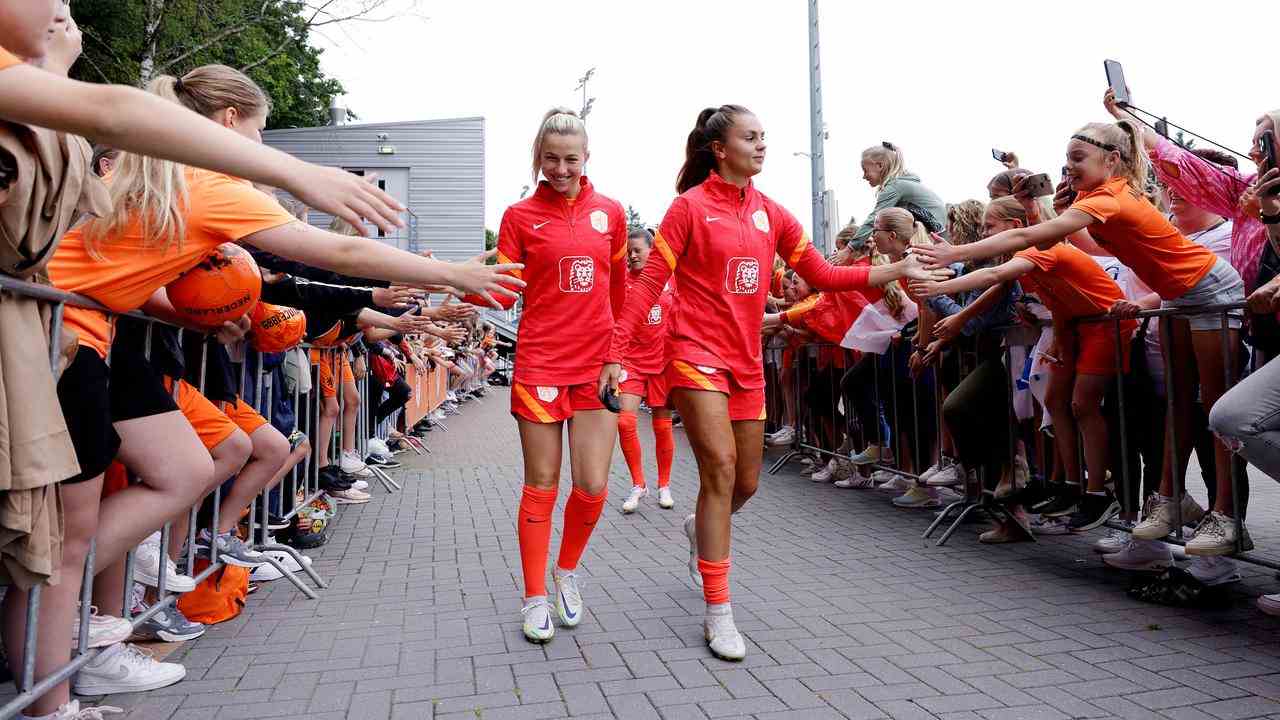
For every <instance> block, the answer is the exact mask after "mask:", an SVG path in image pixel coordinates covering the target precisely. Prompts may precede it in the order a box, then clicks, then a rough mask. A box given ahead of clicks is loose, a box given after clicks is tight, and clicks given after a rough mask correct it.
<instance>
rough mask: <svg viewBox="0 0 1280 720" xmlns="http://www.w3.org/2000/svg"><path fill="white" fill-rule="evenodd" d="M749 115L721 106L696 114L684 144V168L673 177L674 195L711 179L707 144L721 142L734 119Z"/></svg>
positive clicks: (742, 109) (712, 159)
mask: <svg viewBox="0 0 1280 720" xmlns="http://www.w3.org/2000/svg"><path fill="white" fill-rule="evenodd" d="M750 114H751V111H750V110H748V109H746V108H745V107H742V106H741V105H721V106H720V107H718V108H707V109H705V110H703V111H702V112H700V113H698V122H697V123H695V124H694V126H693V130H691V131H690V132H689V139H688V140H687V141H685V144H684V165H683V166H682V167H681V168H680V174H679V175H677V176H676V192H677V193H680V194H684V193H685V192H686V191H688V190H689V189H690V188H694V187H697V186H698V185H701V184H702V182H703V181H704V180H706V179H707V178H708V177H710V176H711V171H712V170H715V169H716V156H715V153H714V152H712V151H711V143H713V142H724V141H725V138H726V137H727V135H728V133H729V128H731V127H733V123H734V120H735V119H736V118H737V117H738V116H739V115H750Z"/></svg>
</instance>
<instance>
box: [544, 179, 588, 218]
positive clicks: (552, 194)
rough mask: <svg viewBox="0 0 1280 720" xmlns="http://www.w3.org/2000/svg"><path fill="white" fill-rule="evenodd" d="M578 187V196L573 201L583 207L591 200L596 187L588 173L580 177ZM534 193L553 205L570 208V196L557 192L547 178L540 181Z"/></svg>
mask: <svg viewBox="0 0 1280 720" xmlns="http://www.w3.org/2000/svg"><path fill="white" fill-rule="evenodd" d="M578 187H579V190H578V197H577V198H575V199H574V201H573V203H572V205H573V207H575V208H577V207H583V206H584V205H585V204H586V203H588V202H590V201H591V196H592V195H594V194H595V187H594V186H592V185H591V181H590V180H588V179H587V176H586V175H581V176H579V177H578ZM533 195H534V197H536V198H538V199H539V200H540V201H542V202H544V203H547V204H548V205H551V206H552V207H557V208H561V209H564V210H566V211H567V210H568V209H569V205H570V203H569V198H567V197H565V196H564V195H562V194H561V193H559V192H557V191H556V189H555V188H553V187H551V183H549V182H547V181H546V180H541V181H539V182H538V189H537V190H535V191H534V193H533Z"/></svg>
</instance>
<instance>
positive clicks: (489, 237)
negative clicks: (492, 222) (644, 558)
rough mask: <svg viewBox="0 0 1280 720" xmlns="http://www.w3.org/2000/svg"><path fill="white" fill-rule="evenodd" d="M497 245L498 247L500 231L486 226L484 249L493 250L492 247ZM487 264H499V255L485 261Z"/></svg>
mask: <svg viewBox="0 0 1280 720" xmlns="http://www.w3.org/2000/svg"><path fill="white" fill-rule="evenodd" d="M496 247H498V233H496V232H494V231H492V230H490V229H489V228H485V229H484V250H485V252H489V251H490V250H492V249H494V248H496ZM485 264H486V265H497V264H498V258H497V257H491V258H489V259H488V260H486V261H485Z"/></svg>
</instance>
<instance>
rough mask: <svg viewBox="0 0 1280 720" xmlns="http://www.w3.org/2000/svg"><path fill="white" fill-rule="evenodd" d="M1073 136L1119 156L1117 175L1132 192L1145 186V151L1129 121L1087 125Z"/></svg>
mask: <svg viewBox="0 0 1280 720" xmlns="http://www.w3.org/2000/svg"><path fill="white" fill-rule="evenodd" d="M1073 135H1079V136H1082V137H1086V138H1088V139H1089V140H1091V141H1093V142H1091V143H1089V144H1091V145H1095V146H1097V147H1099V149H1101V150H1102V151H1103V152H1114V153H1116V154H1118V155H1119V156H1120V170H1121V171H1122V172H1121V174H1119V175H1113V176H1112V177H1124V178H1125V179H1127V180H1128V181H1129V186H1130V187H1131V188H1132V189H1133V191H1134V192H1137V193H1140V192H1142V191H1143V188H1145V187H1146V185H1147V165H1148V160H1147V151H1146V149H1145V148H1143V145H1142V130H1141V129H1140V128H1138V127H1136V126H1135V125H1134V124H1133V123H1132V122H1131V121H1129V120H1120V121H1118V122H1114V123H1089V124H1088V125H1085V126H1084V127H1082V128H1080V129H1079V130H1076V131H1075V132H1074V133H1073Z"/></svg>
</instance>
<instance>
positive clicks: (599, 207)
mask: <svg viewBox="0 0 1280 720" xmlns="http://www.w3.org/2000/svg"><path fill="white" fill-rule="evenodd" d="M581 182H582V185H581V188H582V189H581V191H580V192H579V193H578V197H577V198H575V199H574V200H572V201H570V200H569V199H568V198H566V197H565V196H564V195H561V194H560V193H558V192H556V191H555V190H553V189H551V186H550V185H549V184H548V183H547V182H546V181H545V180H544V181H542V182H540V183H538V189H537V190H536V191H535V192H534V193H533V195H531V196H530V197H527V198H525V199H524V200H521V201H520V202H518V203H516V204H514V205H512V206H511V207H509V208H507V210H506V212H504V213H503V214H502V224H501V225H500V226H499V228H498V262H500V263H508V262H514V263H524V270H522V271H519V272H517V273H516V276H517V277H520V278H521V279H523V280H524V281H525V282H526V283H528V285H526V286H525V288H524V291H523V292H524V311H523V313H522V314H521V316H520V331H519V335H518V337H517V342H516V371H515V381H516V382H518V383H521V384H524V385H547V386H564V385H579V384H582V383H588V382H590V383H594V382H595V381H596V380H597V379H598V378H599V377H600V366H601V365H603V364H604V362H605V355H606V354H607V352H608V349H609V338H610V331H611V330H612V329H613V325H614V318H615V317H617V315H618V313H619V312H620V311H621V309H622V302H623V299H624V298H625V297H626V292H627V286H626V273H627V265H626V254H627V221H626V215H625V214H624V213H623V211H622V206H621V205H619V204H618V203H617V201H615V200H612V199H610V198H607V197H605V196H604V195H601V194H600V193H598V192H596V191H595V188H594V187H593V186H592V185H591V182H590V181H589V180H587V178H586V176H585V175H584V176H583V177H582V181H581ZM467 300H468V302H472V303H475V302H477V300H478V299H477V298H474V297H469V298H467ZM499 302H501V303H502V305H503V306H504V307H510V306H511V305H512V304H514V302H515V301H514V300H512V299H511V298H506V297H504V298H500V299H499Z"/></svg>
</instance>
